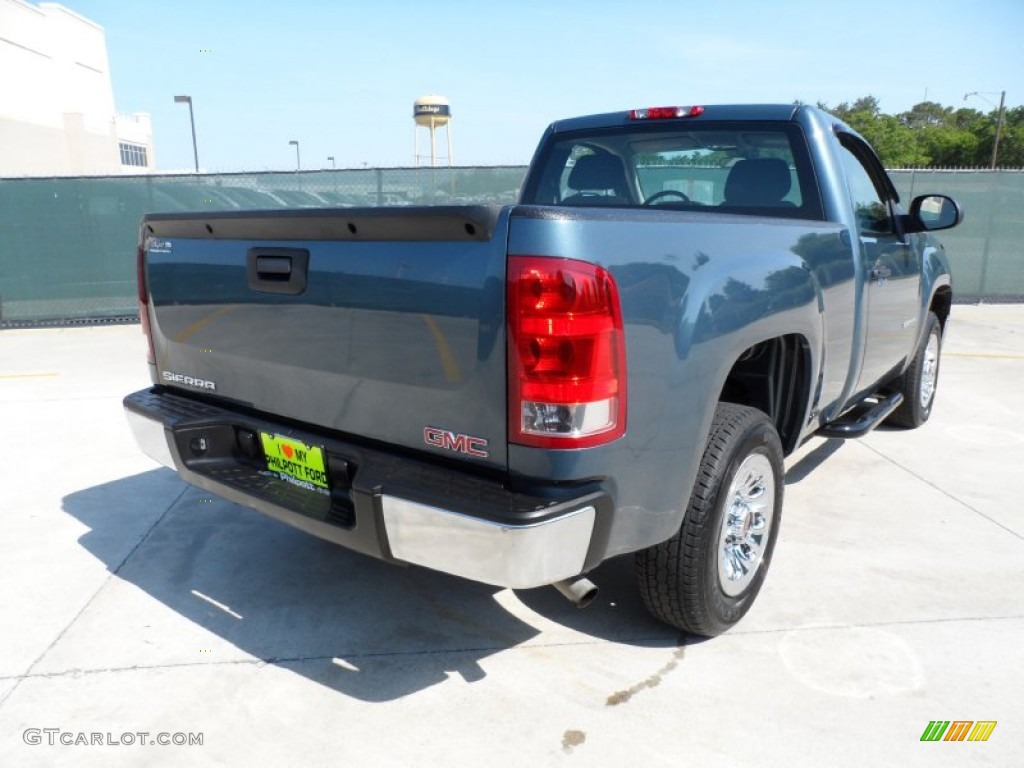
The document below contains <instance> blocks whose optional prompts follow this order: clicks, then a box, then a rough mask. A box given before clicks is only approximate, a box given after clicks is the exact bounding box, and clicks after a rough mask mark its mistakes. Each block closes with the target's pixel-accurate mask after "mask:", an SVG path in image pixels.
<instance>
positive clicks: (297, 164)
mask: <svg viewBox="0 0 1024 768" xmlns="http://www.w3.org/2000/svg"><path fill="white" fill-rule="evenodd" d="M288 143H289V144H294V145H295V170H296V171H301V170H302V158H301V156H300V155H299V142H297V141H296V140H295V139H292V140H291V141H289V142H288Z"/></svg>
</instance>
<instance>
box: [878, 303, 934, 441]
mask: <svg viewBox="0 0 1024 768" xmlns="http://www.w3.org/2000/svg"><path fill="white" fill-rule="evenodd" d="M941 353H942V325H941V324H940V323H939V318H938V317H936V315H935V313H934V312H929V313H928V317H927V319H926V320H925V333H924V337H923V338H922V339H921V345H920V346H919V347H918V348H917V352H916V354H915V355H914V359H913V360H911V361H910V365H909V366H907V370H906V371H904V372H903V375H902V376H900V377H899V378H898V379H897V380H896V389H897V391H898V392H899V393H900V394H901V395H903V403H902V404H901V405H900V407H899V408H897V409H896V410H895V411H893V412H892V415H891V416H890V417H889V418H888V419H886V423H887V424H891V425H892V426H894V427H904V428H906V429H915V428H917V427H920V426H921V425H922V424H924V423H925V422H926V421H928V417H929V416H931V415H932V405H934V403H935V391H936V389H937V388H938V383H939V363H940V362H941V359H942V354H941Z"/></svg>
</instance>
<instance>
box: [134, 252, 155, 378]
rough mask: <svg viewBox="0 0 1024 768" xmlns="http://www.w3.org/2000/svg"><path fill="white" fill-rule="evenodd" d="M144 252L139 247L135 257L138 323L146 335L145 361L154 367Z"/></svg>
mask: <svg viewBox="0 0 1024 768" xmlns="http://www.w3.org/2000/svg"><path fill="white" fill-rule="evenodd" d="M145 270H146V252H145V251H144V250H143V249H142V246H141V245H140V246H139V249H138V251H136V256H135V274H136V279H137V280H138V284H139V322H140V323H142V332H143V333H144V334H146V342H147V344H148V345H149V351H148V352H147V353H146V360H147V361H149V364H150V365H156V350H155V349H153V330H152V329H151V328H150V327H149V292H148V290H147V288H146V271H145Z"/></svg>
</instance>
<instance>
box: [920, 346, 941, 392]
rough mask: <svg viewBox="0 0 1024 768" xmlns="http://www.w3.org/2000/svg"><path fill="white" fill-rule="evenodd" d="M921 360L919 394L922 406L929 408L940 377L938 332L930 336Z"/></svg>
mask: <svg viewBox="0 0 1024 768" xmlns="http://www.w3.org/2000/svg"><path fill="white" fill-rule="evenodd" d="M921 362H922V365H921V388H920V390H919V396H920V403H921V407H922V408H927V407H928V406H929V405H930V404H931V402H932V398H933V397H934V396H935V383H936V381H937V380H938V378H939V335H938V334H937V333H933V334H931V335H930V336H929V337H928V345H927V346H926V347H925V348H924V360H922V361H921Z"/></svg>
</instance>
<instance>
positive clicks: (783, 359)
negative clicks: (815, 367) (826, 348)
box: [719, 334, 810, 454]
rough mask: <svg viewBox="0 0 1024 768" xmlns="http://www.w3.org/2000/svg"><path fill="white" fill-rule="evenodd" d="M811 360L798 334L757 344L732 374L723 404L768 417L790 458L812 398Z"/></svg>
mask: <svg viewBox="0 0 1024 768" xmlns="http://www.w3.org/2000/svg"><path fill="white" fill-rule="evenodd" d="M809 358H810V347H809V346H808V344H807V340H806V339H805V338H804V337H803V336H799V335H797V334H789V335H787V336H779V337H777V338H774V339H768V340H767V341H762V342H760V343H758V344H755V345H754V346H752V347H750V348H749V349H747V350H746V351H745V352H744V353H743V354H742V355H740V356H739V359H738V360H737V361H736V363H735V364H734V365H733V367H732V370H731V371H729V375H728V376H727V377H726V380H725V384H724V386H723V387H722V394H721V396H720V397H719V400H721V401H722V402H727V403H736V404H737V405H749V406H751V407H753V408H757V409H759V410H762V411H764V412H765V413H766V414H768V418H770V419H771V420H772V422H774V424H775V429H776V430H778V432H779V437H780V438H781V439H782V448H783V450H784V451H785V452H786V453H787V454H788V453H790V452H791V451H792V450H793V449H794V448H796V441H797V438H798V437H799V436H800V427H801V426H802V420H803V414H804V410H805V409H806V407H807V398H808V395H809V394H810V382H809V381H808V380H807V373H808V371H809V370H810V359H809Z"/></svg>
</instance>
